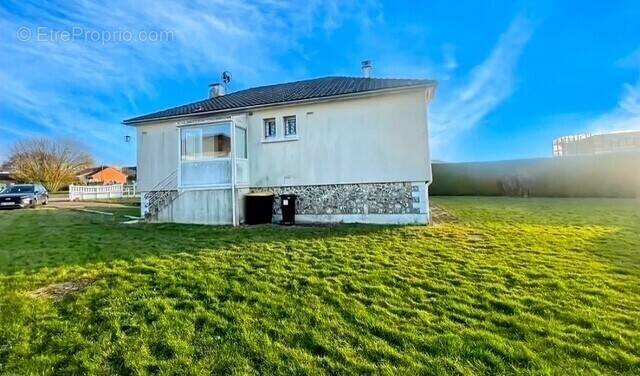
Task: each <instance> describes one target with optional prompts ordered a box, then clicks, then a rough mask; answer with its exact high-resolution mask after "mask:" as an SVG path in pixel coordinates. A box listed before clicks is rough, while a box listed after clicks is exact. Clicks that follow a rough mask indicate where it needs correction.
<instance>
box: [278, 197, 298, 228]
mask: <svg viewBox="0 0 640 376" xmlns="http://www.w3.org/2000/svg"><path fill="white" fill-rule="evenodd" d="M297 197H298V196H296V195H291V194H284V195H280V209H281V210H282V224H283V225H295V224H296V198H297Z"/></svg>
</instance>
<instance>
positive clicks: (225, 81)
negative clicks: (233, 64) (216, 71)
mask: <svg viewBox="0 0 640 376" xmlns="http://www.w3.org/2000/svg"><path fill="white" fill-rule="evenodd" d="M229 82H231V72H229V71H224V72H222V83H223V84H224V91H225V92H226V91H227V84H229Z"/></svg>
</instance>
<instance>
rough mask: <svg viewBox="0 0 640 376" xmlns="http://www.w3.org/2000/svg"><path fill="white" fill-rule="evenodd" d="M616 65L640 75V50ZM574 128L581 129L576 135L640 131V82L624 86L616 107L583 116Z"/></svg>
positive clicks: (575, 123) (574, 124)
mask: <svg viewBox="0 0 640 376" xmlns="http://www.w3.org/2000/svg"><path fill="white" fill-rule="evenodd" d="M616 65H617V66H618V67H620V68H623V69H632V70H635V71H636V72H638V74H640V49H637V50H635V51H634V52H632V53H631V54H630V55H628V56H627V57H625V58H623V59H621V60H619V61H618V62H617V63H616ZM572 128H573V129H580V131H579V132H576V133H607V132H615V131H629V130H640V80H638V81H636V82H635V83H634V84H631V83H625V84H623V86H622V94H621V95H620V99H619V100H618V103H617V104H616V106H615V107H613V108H612V109H610V110H608V111H605V112H604V113H600V114H582V115H581V116H579V117H578V118H577V120H576V121H574V122H572Z"/></svg>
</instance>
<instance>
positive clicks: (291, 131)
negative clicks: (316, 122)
mask: <svg viewBox="0 0 640 376" xmlns="http://www.w3.org/2000/svg"><path fill="white" fill-rule="evenodd" d="M296 135H297V129H296V117H295V116H285V117H284V136H285V137H295V136H296Z"/></svg>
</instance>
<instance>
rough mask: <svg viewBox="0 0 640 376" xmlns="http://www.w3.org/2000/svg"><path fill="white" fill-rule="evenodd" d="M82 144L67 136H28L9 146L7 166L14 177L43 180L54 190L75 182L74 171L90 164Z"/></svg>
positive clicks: (44, 183)
mask: <svg viewBox="0 0 640 376" xmlns="http://www.w3.org/2000/svg"><path fill="white" fill-rule="evenodd" d="M93 163H94V160H93V157H92V156H91V154H89V153H88V152H87V151H86V150H85V149H84V147H83V146H81V145H80V144H79V143H78V142H75V141H73V140H70V139H63V140H52V139H49V138H30V139H26V140H22V141H18V142H16V143H15V144H14V145H13V146H12V147H11V154H10V156H9V165H10V166H11V170H12V175H13V177H14V178H15V179H17V180H21V181H26V182H38V183H42V184H43V185H44V186H45V187H46V188H47V189H48V190H49V191H52V192H57V191H59V190H60V189H62V188H63V187H65V186H67V185H69V184H71V183H73V182H74V181H76V174H77V173H78V172H79V171H80V170H83V169H85V168H88V167H91V166H93Z"/></svg>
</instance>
